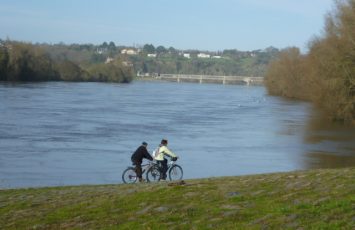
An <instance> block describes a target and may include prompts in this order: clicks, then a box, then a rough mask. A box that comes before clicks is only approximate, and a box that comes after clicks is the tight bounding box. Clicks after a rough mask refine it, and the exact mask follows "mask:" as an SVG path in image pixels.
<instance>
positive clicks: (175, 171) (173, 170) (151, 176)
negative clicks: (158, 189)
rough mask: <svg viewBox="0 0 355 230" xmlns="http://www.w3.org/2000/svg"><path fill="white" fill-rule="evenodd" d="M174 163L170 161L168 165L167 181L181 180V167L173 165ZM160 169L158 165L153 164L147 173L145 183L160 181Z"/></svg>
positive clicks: (182, 173)
mask: <svg viewBox="0 0 355 230" xmlns="http://www.w3.org/2000/svg"><path fill="white" fill-rule="evenodd" d="M175 162H176V161H170V162H169V163H168V171H167V173H168V176H169V180H171V181H173V180H181V179H182V177H183V175H184V172H183V170H182V167H181V166H180V165H178V164H176V163H175ZM160 173H161V169H160V166H159V165H158V163H154V164H153V165H152V166H151V167H150V168H149V169H148V171H147V175H146V178H147V181H149V182H150V181H159V180H160Z"/></svg>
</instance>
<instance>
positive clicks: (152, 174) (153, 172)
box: [146, 165, 160, 182]
mask: <svg viewBox="0 0 355 230" xmlns="http://www.w3.org/2000/svg"><path fill="white" fill-rule="evenodd" d="M146 178H147V181H148V182H154V181H159V179H160V170H159V167H158V166H157V165H154V166H152V167H150V168H149V170H148V171H147V177H146Z"/></svg>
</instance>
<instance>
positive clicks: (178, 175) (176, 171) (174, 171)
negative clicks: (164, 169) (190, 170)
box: [169, 165, 184, 180]
mask: <svg viewBox="0 0 355 230" xmlns="http://www.w3.org/2000/svg"><path fill="white" fill-rule="evenodd" d="M183 174H184V173H183V171H182V168H181V166H180V165H173V166H172V167H171V168H170V169H169V179H170V180H181V179H182V176H183Z"/></svg>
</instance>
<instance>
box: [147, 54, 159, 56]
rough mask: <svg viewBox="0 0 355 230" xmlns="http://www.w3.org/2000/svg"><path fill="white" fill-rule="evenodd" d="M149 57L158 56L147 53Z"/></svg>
mask: <svg viewBox="0 0 355 230" xmlns="http://www.w3.org/2000/svg"><path fill="white" fill-rule="evenodd" d="M147 56H148V57H157V54H147Z"/></svg>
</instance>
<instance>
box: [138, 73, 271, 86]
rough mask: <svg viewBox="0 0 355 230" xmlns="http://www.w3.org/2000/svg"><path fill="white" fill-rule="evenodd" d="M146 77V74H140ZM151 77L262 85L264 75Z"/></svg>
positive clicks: (177, 80) (155, 76) (177, 75)
mask: <svg viewBox="0 0 355 230" xmlns="http://www.w3.org/2000/svg"><path fill="white" fill-rule="evenodd" d="M138 76H139V77H142V78H145V77H146V76H144V75H138ZM149 78H153V79H157V80H164V81H174V82H196V83H220V84H241V85H261V84H263V81H264V78H263V77H247V76H218V75H193V74H160V75H153V76H149Z"/></svg>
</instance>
